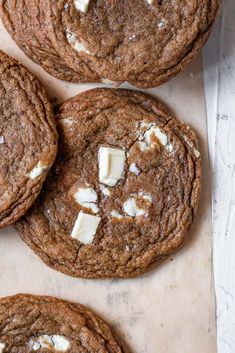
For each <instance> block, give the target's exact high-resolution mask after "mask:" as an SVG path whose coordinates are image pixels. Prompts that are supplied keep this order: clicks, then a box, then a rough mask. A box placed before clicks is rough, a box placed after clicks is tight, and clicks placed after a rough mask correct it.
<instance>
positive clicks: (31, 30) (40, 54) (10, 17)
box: [0, 0, 97, 82]
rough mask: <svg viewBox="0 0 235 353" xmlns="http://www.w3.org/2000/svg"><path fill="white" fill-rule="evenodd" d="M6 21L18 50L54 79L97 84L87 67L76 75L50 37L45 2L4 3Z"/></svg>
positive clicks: (1, 10) (0, 4) (2, 11)
mask: <svg viewBox="0 0 235 353" xmlns="http://www.w3.org/2000/svg"><path fill="white" fill-rule="evenodd" d="M0 14H1V18H2V21H3V23H4V25H5V27H6V28H7V30H8V32H9V33H10V34H11V36H12V38H13V39H14V40H15V41H16V43H17V44H18V46H19V47H20V48H21V49H22V50H23V51H24V52H25V54H26V55H27V56H28V57H30V58H31V59H32V60H33V61H35V62H36V63H37V64H39V65H41V66H42V67H43V68H44V70H46V71H47V72H48V73H50V74H51V75H53V76H55V77H56V78H58V79H61V80H65V81H70V82H85V81H95V80H96V78H97V75H94V74H93V73H92V72H91V71H90V70H89V69H86V67H87V65H85V64H84V65H83V64H82V62H81V65H80V66H81V69H80V70H77V71H76V72H75V71H74V70H73V69H71V68H70V67H69V66H68V65H66V63H65V61H64V59H63V58H62V57H61V56H60V55H59V53H58V52H57V51H56V49H55V48H54V46H53V45H52V43H51V40H50V38H49V36H48V29H47V27H46V26H45V6H44V4H43V2H42V1H41V0H39V1H38V0H1V1H0Z"/></svg>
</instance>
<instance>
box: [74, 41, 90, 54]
mask: <svg viewBox="0 0 235 353" xmlns="http://www.w3.org/2000/svg"><path fill="white" fill-rule="evenodd" d="M73 48H74V49H75V50H76V51H78V52H80V51H81V52H83V53H86V54H89V55H90V54H91V52H90V51H89V50H88V49H86V47H85V46H84V44H82V43H81V42H78V41H77V40H76V42H75V43H74V45H73Z"/></svg>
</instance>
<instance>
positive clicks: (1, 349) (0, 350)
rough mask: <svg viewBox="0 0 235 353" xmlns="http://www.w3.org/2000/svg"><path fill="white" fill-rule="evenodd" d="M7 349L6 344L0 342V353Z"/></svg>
mask: <svg viewBox="0 0 235 353" xmlns="http://www.w3.org/2000/svg"><path fill="white" fill-rule="evenodd" d="M4 349H5V344H4V343H2V342H0V353H3V352H4Z"/></svg>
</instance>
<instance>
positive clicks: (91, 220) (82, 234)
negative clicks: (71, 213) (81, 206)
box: [71, 211, 101, 244]
mask: <svg viewBox="0 0 235 353" xmlns="http://www.w3.org/2000/svg"><path fill="white" fill-rule="evenodd" d="M100 221H101V218H100V217H99V216H93V215H90V214H87V213H84V212H82V211H80V212H79V214H78V217H77V219H76V222H75V224H74V227H73V230H72V233H71V237H72V238H75V239H78V240H80V242H81V243H83V244H92V242H93V239H94V237H95V234H96V231H97V228H98V226H99V223H100Z"/></svg>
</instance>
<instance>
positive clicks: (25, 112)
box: [0, 51, 57, 228]
mask: <svg viewBox="0 0 235 353" xmlns="http://www.w3.org/2000/svg"><path fill="white" fill-rule="evenodd" d="M56 151H57V133H56V126H55V121H54V116H53V112H52V108H51V104H50V101H49V99H48V98H47V95H46V92H45V90H44V89H43V87H42V86H41V84H40V83H39V82H38V81H37V80H36V79H35V78H34V77H33V75H31V74H30V73H29V72H28V70H26V68H24V67H23V66H22V65H21V64H20V63H18V62H17V61H15V60H13V59H12V58H10V57H8V56H7V55H6V54H5V53H3V52H2V51H0V228H1V227H4V226H7V225H9V224H11V223H14V222H16V221H17V220H18V219H19V218H20V217H21V216H22V215H23V214H25V213H26V211H27V210H28V208H29V207H30V206H31V205H32V204H33V202H34V201H35V199H36V197H37V196H38V194H39V192H40V190H41V188H42V184H43V182H44V180H45V178H46V175H47V173H48V171H49V169H50V167H51V165H52V163H53V162H54V159H55V156H56Z"/></svg>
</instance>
